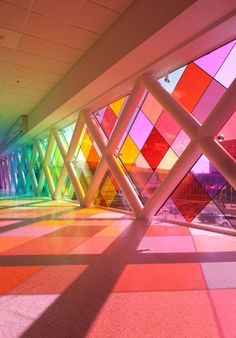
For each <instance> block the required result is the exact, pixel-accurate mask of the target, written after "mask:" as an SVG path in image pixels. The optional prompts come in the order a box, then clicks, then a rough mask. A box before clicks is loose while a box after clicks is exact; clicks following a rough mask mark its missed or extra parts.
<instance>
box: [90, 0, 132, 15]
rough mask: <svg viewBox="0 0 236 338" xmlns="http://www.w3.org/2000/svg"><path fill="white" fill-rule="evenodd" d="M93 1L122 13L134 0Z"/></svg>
mask: <svg viewBox="0 0 236 338" xmlns="http://www.w3.org/2000/svg"><path fill="white" fill-rule="evenodd" d="M93 2H96V3H97V4H100V5H103V6H105V7H107V8H110V9H113V10H115V11H117V12H119V13H123V12H124V11H125V10H126V9H127V8H128V7H129V6H130V5H131V4H132V3H133V2H134V0H93Z"/></svg>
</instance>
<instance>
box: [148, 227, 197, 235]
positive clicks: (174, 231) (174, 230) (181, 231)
mask: <svg viewBox="0 0 236 338" xmlns="http://www.w3.org/2000/svg"><path fill="white" fill-rule="evenodd" d="M190 235H191V234H190V232H189V229H188V228H187V227H184V226H178V225H171V226H170V225H169V226H164V225H159V224H158V225H152V224H151V225H150V227H149V228H148V230H147V231H146V233H145V236H190Z"/></svg>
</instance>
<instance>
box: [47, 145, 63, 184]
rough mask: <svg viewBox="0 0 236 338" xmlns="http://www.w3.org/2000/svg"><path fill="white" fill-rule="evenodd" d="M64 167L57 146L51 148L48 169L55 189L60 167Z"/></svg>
mask: <svg viewBox="0 0 236 338" xmlns="http://www.w3.org/2000/svg"><path fill="white" fill-rule="evenodd" d="M63 165H64V160H63V157H62V155H61V152H60V149H59V147H58V145H57V144H55V146H54V147H53V150H52V153H51V157H50V161H49V163H48V167H49V169H50V172H51V175H52V179H53V183H54V186H55V187H56V186H57V184H58V180H59V177H60V174H61V171H62V167H63Z"/></svg>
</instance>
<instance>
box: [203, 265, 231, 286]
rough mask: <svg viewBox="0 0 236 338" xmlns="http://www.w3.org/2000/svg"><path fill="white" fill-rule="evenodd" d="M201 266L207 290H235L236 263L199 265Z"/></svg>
mask: <svg viewBox="0 0 236 338" xmlns="http://www.w3.org/2000/svg"><path fill="white" fill-rule="evenodd" d="M201 266H202V269H203V272H204V275H205V279H206V283H207V285H208V288H209V289H227V288H228V289H236V262H214V263H213V262H211V263H201ZM222 271H223V273H222Z"/></svg>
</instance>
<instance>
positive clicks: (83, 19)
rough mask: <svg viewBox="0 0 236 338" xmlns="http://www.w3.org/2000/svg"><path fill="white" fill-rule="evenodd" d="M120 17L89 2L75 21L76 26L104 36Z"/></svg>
mask: <svg viewBox="0 0 236 338" xmlns="http://www.w3.org/2000/svg"><path fill="white" fill-rule="evenodd" d="M118 17H119V14H118V13H116V12H114V11H112V10H110V9H108V8H105V7H103V6H100V5H97V4H95V3H92V2H89V1H88V2H87V3H86V5H85V6H84V8H83V9H82V10H81V12H80V13H79V15H78V17H77V18H76V20H75V21H74V25H75V26H78V27H80V28H84V29H86V30H88V31H92V32H95V33H99V34H102V33H104V32H105V31H106V30H107V28H108V27H109V26H111V24H112V23H113V22H114V21H115V20H116V19H117V18H118Z"/></svg>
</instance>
